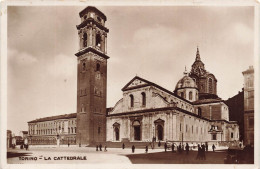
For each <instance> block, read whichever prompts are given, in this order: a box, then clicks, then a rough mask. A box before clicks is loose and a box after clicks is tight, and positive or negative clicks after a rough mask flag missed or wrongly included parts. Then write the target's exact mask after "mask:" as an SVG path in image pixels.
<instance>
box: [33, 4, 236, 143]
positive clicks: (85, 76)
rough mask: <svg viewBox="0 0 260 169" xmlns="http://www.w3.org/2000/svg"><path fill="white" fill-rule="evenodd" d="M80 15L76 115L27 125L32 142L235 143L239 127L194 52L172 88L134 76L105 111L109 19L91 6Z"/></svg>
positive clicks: (214, 81)
mask: <svg viewBox="0 0 260 169" xmlns="http://www.w3.org/2000/svg"><path fill="white" fill-rule="evenodd" d="M79 16H80V18H81V23H80V24H79V25H77V30H78V36H79V51H78V52H77V53H76V54H75V55H76V57H77V60H78V71H77V112H76V113H73V114H66V115H60V116H52V117H46V118H41V119H36V120H33V121H30V122H28V125H29V135H30V136H29V139H30V140H29V142H30V143H31V144H47V142H48V143H49V144H56V143H57V144H60V143H61V144H67V143H71V144H83V145H91V144H95V143H100V142H151V141H172V142H188V143H193V142H198V143H200V142H212V143H213V142H214V143H215V142H232V141H237V140H239V126H238V124H237V122H235V121H229V109H228V106H227V105H226V104H225V103H224V101H223V100H222V99H221V98H219V97H218V95H217V79H216V77H215V76H214V75H213V74H212V73H210V72H208V71H207V70H206V69H205V66H204V63H203V62H202V59H201V57H200V53H199V49H198V48H197V52H196V57H195V61H194V63H193V64H192V66H191V71H190V72H188V71H187V70H186V69H185V71H184V74H183V77H182V78H181V79H180V80H179V81H178V82H177V84H176V87H175V89H171V90H168V89H165V88H163V87H161V86H160V85H158V84H155V83H153V82H151V81H148V80H146V79H144V78H142V77H139V76H135V77H134V78H133V79H132V80H130V81H129V83H127V84H126V85H125V86H124V87H123V88H122V98H121V99H120V100H119V101H118V102H117V103H116V104H115V106H114V107H112V108H107V107H106V102H107V100H106V99H107V64H108V59H109V56H108V55H107V35H108V33H109V29H108V28H106V27H105V22H106V20H107V18H106V16H105V14H103V13H102V12H101V11H99V10H98V9H97V8H95V7H91V6H89V7H86V8H85V9H84V10H82V11H81V12H80V13H79ZM108 99H109V98H108ZM50 140H51V141H50Z"/></svg>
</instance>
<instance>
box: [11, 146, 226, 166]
mask: <svg viewBox="0 0 260 169" xmlns="http://www.w3.org/2000/svg"><path fill="white" fill-rule="evenodd" d="M196 156H197V151H190V152H189V154H186V152H185V151H183V152H182V154H179V153H176V152H174V153H173V152H171V151H170V150H168V151H167V152H164V149H154V150H152V149H149V150H148V153H145V149H135V153H132V150H131V149H129V148H126V149H122V148H107V151H106V152H104V148H103V151H96V148H94V147H53V148H34V147H31V148H30V149H29V150H28V151H26V150H24V149H22V150H21V149H9V150H8V152H7V163H8V164H68V163H69V164H82V163H92V164H93V163H97V164H101V163H124V164H130V163H132V164H223V163H224V158H225V157H226V150H225V149H223V150H218V151H216V152H212V151H209V152H206V160H196Z"/></svg>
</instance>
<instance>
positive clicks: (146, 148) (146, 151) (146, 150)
mask: <svg viewBox="0 0 260 169" xmlns="http://www.w3.org/2000/svg"><path fill="white" fill-rule="evenodd" d="M145 153H148V146H147V145H146V146H145Z"/></svg>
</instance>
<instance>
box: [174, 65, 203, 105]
mask: <svg viewBox="0 0 260 169" xmlns="http://www.w3.org/2000/svg"><path fill="white" fill-rule="evenodd" d="M183 74H184V76H183V77H182V78H181V79H180V80H179V81H178V83H177V84H176V86H175V90H174V92H175V93H176V94H177V95H178V96H180V97H182V98H184V99H186V100H189V101H191V102H193V101H196V100H198V87H197V85H196V82H195V81H194V80H193V79H192V78H191V77H189V76H188V72H187V70H186V67H185V71H184V73H183Z"/></svg>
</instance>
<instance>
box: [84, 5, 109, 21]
mask: <svg viewBox="0 0 260 169" xmlns="http://www.w3.org/2000/svg"><path fill="white" fill-rule="evenodd" d="M88 10H95V11H96V12H97V13H99V14H100V15H102V17H104V19H105V21H106V20H107V17H106V15H105V14H104V13H103V12H101V11H100V10H99V9H97V8H96V7H94V6H87V7H86V8H84V9H83V10H82V11H80V12H79V16H80V17H82V16H83V13H84V12H86V11H88Z"/></svg>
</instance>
